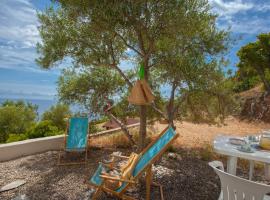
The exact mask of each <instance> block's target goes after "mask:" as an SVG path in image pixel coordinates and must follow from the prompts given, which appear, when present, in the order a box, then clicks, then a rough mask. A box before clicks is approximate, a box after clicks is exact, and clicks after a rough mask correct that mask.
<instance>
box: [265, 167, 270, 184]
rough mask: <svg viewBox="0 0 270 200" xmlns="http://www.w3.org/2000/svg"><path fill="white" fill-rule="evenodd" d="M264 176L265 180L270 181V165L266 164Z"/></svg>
mask: <svg viewBox="0 0 270 200" xmlns="http://www.w3.org/2000/svg"><path fill="white" fill-rule="evenodd" d="M264 174H265V178H266V179H267V180H270V164H268V163H265V164H264Z"/></svg>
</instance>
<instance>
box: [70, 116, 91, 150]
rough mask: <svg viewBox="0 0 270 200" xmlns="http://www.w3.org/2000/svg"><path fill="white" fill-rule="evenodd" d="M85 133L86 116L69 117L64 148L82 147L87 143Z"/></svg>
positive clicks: (86, 125)
mask: <svg viewBox="0 0 270 200" xmlns="http://www.w3.org/2000/svg"><path fill="white" fill-rule="evenodd" d="M87 135H88V118H86V117H73V118H70V121H69V129H68V136H67V140H66V149H84V148H85V147H86V145H87Z"/></svg>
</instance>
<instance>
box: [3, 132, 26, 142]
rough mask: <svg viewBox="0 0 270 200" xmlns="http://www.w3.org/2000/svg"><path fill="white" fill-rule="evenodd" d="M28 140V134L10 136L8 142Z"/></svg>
mask: <svg viewBox="0 0 270 200" xmlns="http://www.w3.org/2000/svg"><path fill="white" fill-rule="evenodd" d="M26 139H28V136H27V135H26V134H9V135H8V139H7V141H6V142H7V143H9V142H17V141H22V140H26Z"/></svg>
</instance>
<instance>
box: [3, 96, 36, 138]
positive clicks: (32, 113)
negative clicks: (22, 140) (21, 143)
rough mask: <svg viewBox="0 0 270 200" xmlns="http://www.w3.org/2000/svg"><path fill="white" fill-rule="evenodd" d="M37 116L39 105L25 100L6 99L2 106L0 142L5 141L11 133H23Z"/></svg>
mask: <svg viewBox="0 0 270 200" xmlns="http://www.w3.org/2000/svg"><path fill="white" fill-rule="evenodd" d="M36 118H37V106H36V105H33V104H31V103H25V102H24V101H5V102H3V103H2V105H1V106H0V143H5V142H6V140H7V139H8V138H9V136H8V135H9V133H13V134H21V133H25V132H26V130H27V129H29V128H30V127H31V126H32V125H33V124H34V123H35V120H36Z"/></svg>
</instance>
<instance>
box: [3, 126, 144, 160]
mask: <svg viewBox="0 0 270 200" xmlns="http://www.w3.org/2000/svg"><path fill="white" fill-rule="evenodd" d="M139 125H140V123H136V124H132V125H128V126H127V127H128V128H132V127H136V126H139ZM120 129H121V128H115V129H111V130H107V131H101V132H98V133H96V134H93V135H90V137H99V136H104V135H108V134H112V133H114V132H118V131H119V130H120ZM63 143H64V135H57V136H51V137H44V138H37V139H29V140H24V141H20V142H12V143H8V144H0V162H3V161H8V160H12V159H15V158H19V157H22V156H28V155H33V154H38V153H42V152H46V151H50V150H59V149H60V148H63Z"/></svg>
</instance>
